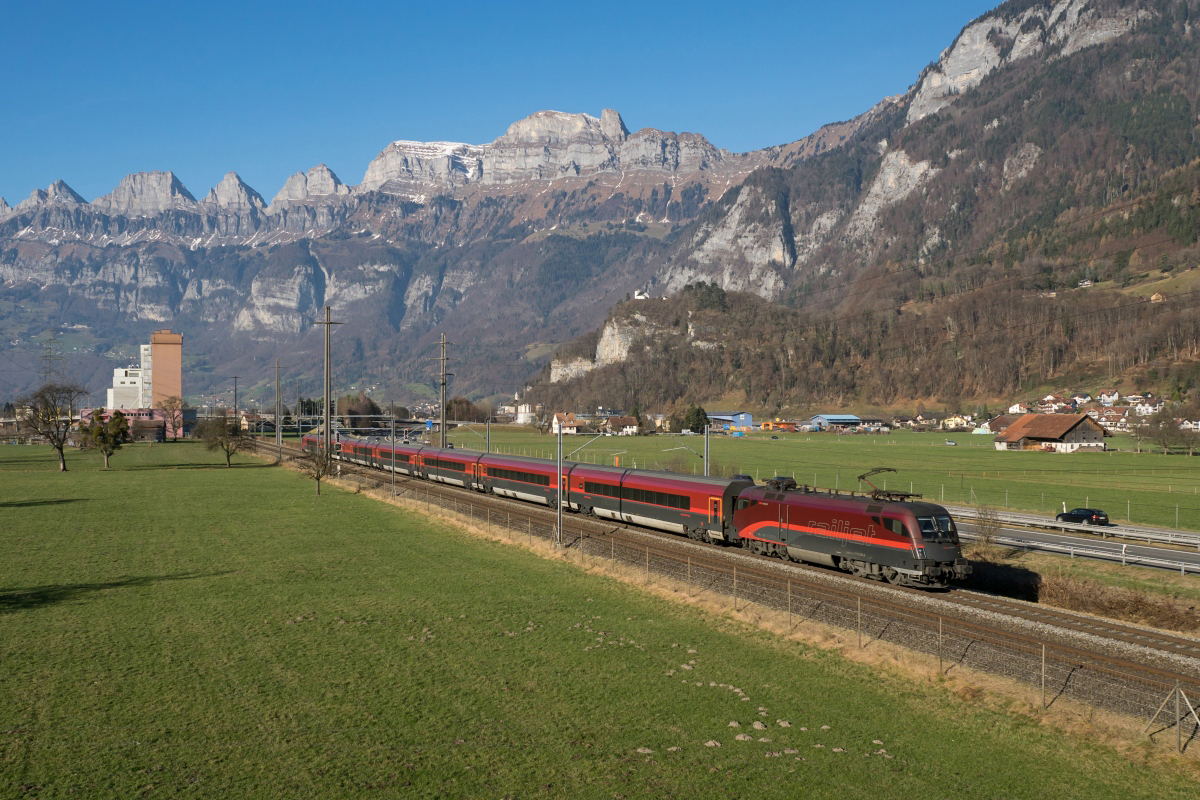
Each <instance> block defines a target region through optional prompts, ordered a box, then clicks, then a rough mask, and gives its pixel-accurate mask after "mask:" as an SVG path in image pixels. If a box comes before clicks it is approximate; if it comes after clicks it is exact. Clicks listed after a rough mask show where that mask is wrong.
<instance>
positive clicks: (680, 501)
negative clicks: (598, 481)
mask: <svg viewBox="0 0 1200 800" xmlns="http://www.w3.org/2000/svg"><path fill="white" fill-rule="evenodd" d="M624 497H625V499H626V500H629V501H631V502H634V503H648V504H650V505H655V506H666V507H667V508H678V509H682V510H684V511H688V510H690V509H691V507H692V500H691V498H690V497H688V496H687V495H682V494H668V493H667V492H651V491H647V490H645V489H631V488H626V489H625V490H624Z"/></svg>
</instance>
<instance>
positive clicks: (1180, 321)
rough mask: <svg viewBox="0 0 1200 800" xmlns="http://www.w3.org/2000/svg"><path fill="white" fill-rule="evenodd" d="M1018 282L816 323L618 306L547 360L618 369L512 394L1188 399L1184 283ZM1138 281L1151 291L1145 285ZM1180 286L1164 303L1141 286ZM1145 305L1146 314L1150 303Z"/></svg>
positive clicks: (693, 300) (753, 402) (788, 314)
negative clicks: (1055, 394) (611, 352)
mask: <svg viewBox="0 0 1200 800" xmlns="http://www.w3.org/2000/svg"><path fill="white" fill-rule="evenodd" d="M1019 275H1020V276H1021V280H1020V281H1016V280H1006V279H999V280H996V281H993V282H991V283H990V284H984V285H982V286H980V287H979V288H978V289H975V290H972V291H964V292H960V293H957V294H950V295H947V296H945V297H932V298H930V297H929V295H928V293H927V299H926V300H925V301H923V302H910V303H906V304H905V305H904V306H903V307H902V308H900V309H893V310H891V311H871V310H868V311H861V312H857V313H854V314H845V315H841V316H830V315H827V314H821V313H816V312H810V311H802V310H797V309H792V308H788V307H786V306H783V305H780V304H775V303H770V302H768V301H764V300H762V299H761V298H758V297H755V296H753V295H749V294H726V293H724V292H723V291H722V290H720V289H719V288H718V287H715V286H713V285H711V284H709V285H701V286H694V287H692V288H690V289H689V290H687V291H685V292H683V293H682V294H681V295H680V296H678V297H674V298H670V299H666V300H640V301H633V302H627V303H623V304H622V305H620V306H619V307H618V308H617V309H616V310H615V311H614V313H613V314H612V316H611V317H610V318H609V320H608V322H607V323H606V325H605V327H604V329H603V333H601V334H599V335H597V334H596V333H593V334H590V335H588V336H586V337H581V339H579V340H577V341H576V342H574V343H572V345H570V346H568V347H565V348H563V349H562V350H561V351H560V353H559V356H558V363H560V364H562V363H568V362H572V361H575V363H578V359H580V358H581V357H586V358H588V359H592V358H593V357H594V354H596V353H597V352H598V351H599V350H602V349H603V348H604V347H605V341H606V340H607V341H609V342H611V341H613V340H620V341H622V342H623V343H624V344H625V346H626V348H627V349H626V352H625V355H624V357H623V358H621V359H620V360H619V361H616V362H615V363H609V364H606V365H601V366H596V367H595V368H593V369H591V370H590V371H587V372H586V373H585V374H583V375H582V376H581V377H577V378H575V379H573V380H568V381H563V382H558V383H550V382H549V381H548V377H549V372H547V373H546V374H544V375H543V376H542V379H541V380H540V381H539V382H537V383H536V384H535V385H534V386H533V387H532V388H531V389H530V390H529V391H528V392H527V393H526V397H527V398H528V399H531V400H535V401H540V402H543V403H546V404H547V405H548V406H549V407H553V408H575V409H580V408H594V407H596V406H607V407H625V408H631V407H639V408H642V409H652V408H653V409H659V408H665V409H668V410H674V409H676V408H677V407H681V406H682V405H686V404H687V403H690V402H701V403H712V402H714V401H724V402H736V403H739V404H744V405H747V406H749V407H751V408H754V409H756V410H761V411H763V412H766V413H788V412H794V413H803V412H804V411H807V410H810V409H813V408H817V407H826V406H829V407H841V408H849V407H854V408H869V407H874V408H895V409H903V408H908V409H911V408H914V407H915V406H916V405H917V404H924V405H925V406H927V407H929V408H934V407H939V408H946V409H950V410H958V409H962V410H972V409H974V408H975V407H976V406H979V405H988V404H992V405H993V407H994V405H995V404H996V403H998V402H1003V403H1004V404H1005V405H1007V404H1008V403H1010V402H1012V401H1013V400H1024V399H1028V398H1030V397H1033V396H1034V395H1035V394H1036V393H1037V392H1038V391H1041V390H1048V389H1058V390H1068V389H1069V390H1091V391H1092V392H1093V393H1094V392H1095V391H1096V390H1098V389H1101V388H1105V387H1107V386H1110V385H1117V386H1119V387H1120V388H1122V389H1124V390H1125V391H1132V390H1133V389H1141V390H1146V389H1149V390H1154V391H1156V392H1159V393H1161V394H1163V395H1164V396H1168V397H1174V398H1179V399H1184V398H1187V397H1188V396H1189V393H1195V392H1196V390H1197V387H1198V386H1200V315H1197V314H1196V313H1195V306H1196V297H1197V294H1200V270H1189V271H1187V272H1184V273H1181V274H1179V275H1165V274H1164V273H1161V272H1159V271H1157V270H1155V271H1153V274H1149V275H1147V281H1148V282H1147V283H1145V284H1142V285H1140V286H1131V287H1128V288H1126V289H1120V288H1119V287H1116V286H1113V285H1111V284H1109V285H1108V287H1107V288H1105V286H1104V285H1098V286H1092V287H1087V288H1074V289H1071V290H1065V291H1064V290H1059V291H1054V292H1050V291H1044V290H1036V289H1028V288H1025V287H1024V286H1023V285H1022V284H1025V283H1037V282H1039V281H1042V280H1044V278H1045V276H1044V275H1042V274H1041V273H1040V272H1039V271H1038V270H1037V269H1032V268H1026V269H1024V270H1022V271H1020V272H1019ZM1150 279H1153V281H1152V282H1151V281H1150ZM1168 285H1173V286H1192V287H1195V288H1188V289H1184V290H1183V291H1178V292H1176V293H1174V294H1169V293H1167V292H1165V291H1154V292H1153V293H1152V294H1149V295H1147V291H1149V290H1151V289H1164V288H1165V287H1166V286H1168ZM1156 295H1157V296H1158V298H1161V301H1158V302H1156V301H1152V300H1151V299H1150V298H1151V297H1155V296H1156Z"/></svg>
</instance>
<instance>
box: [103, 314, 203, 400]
mask: <svg viewBox="0 0 1200 800" xmlns="http://www.w3.org/2000/svg"><path fill="white" fill-rule="evenodd" d="M138 356H139V361H140V365H139V366H137V367H126V368H123V369H114V370H113V385H112V388H111V389H109V390H108V397H107V400H106V402H105V404H104V407H105V408H114V409H115V408H120V409H133V408H158V407H159V405H160V404H161V403H162V401H163V400H166V399H167V398H168V397H180V398H182V397H183V334H181V333H171V331H169V330H160V331H155V332H154V333H153V334H151V336H150V344H143V345H141V346H140V347H139V348H138Z"/></svg>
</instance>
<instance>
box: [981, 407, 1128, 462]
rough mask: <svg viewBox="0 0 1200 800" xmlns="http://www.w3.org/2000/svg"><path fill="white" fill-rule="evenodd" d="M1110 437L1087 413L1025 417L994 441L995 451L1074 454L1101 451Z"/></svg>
mask: <svg viewBox="0 0 1200 800" xmlns="http://www.w3.org/2000/svg"><path fill="white" fill-rule="evenodd" d="M1106 436H1112V434H1111V433H1109V432H1108V431H1107V430H1105V429H1104V428H1103V427H1102V426H1101V425H1100V423H1098V422H1097V421H1096V420H1094V419H1092V418H1091V417H1089V416H1088V415H1087V414H1025V415H1024V416H1022V417H1021V418H1020V419H1018V420H1017V421H1016V422H1014V423H1013V424H1011V425H1009V426H1008V428H1007V429H1006V430H1005V431H1004V433H1001V434H999V435H998V436H997V437H996V439H995V442H996V449H997V450H1040V451H1043V452H1048V453H1074V452H1076V451H1078V450H1085V449H1086V450H1104V449H1105V447H1104V438H1105V437H1106Z"/></svg>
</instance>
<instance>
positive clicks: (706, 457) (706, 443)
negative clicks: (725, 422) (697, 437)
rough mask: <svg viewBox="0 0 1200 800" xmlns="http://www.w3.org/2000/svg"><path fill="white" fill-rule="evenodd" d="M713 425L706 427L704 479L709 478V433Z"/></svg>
mask: <svg viewBox="0 0 1200 800" xmlns="http://www.w3.org/2000/svg"><path fill="white" fill-rule="evenodd" d="M711 427H712V425H705V426H704V477H706V478H707V477H708V431H709V429H710V428H711Z"/></svg>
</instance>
